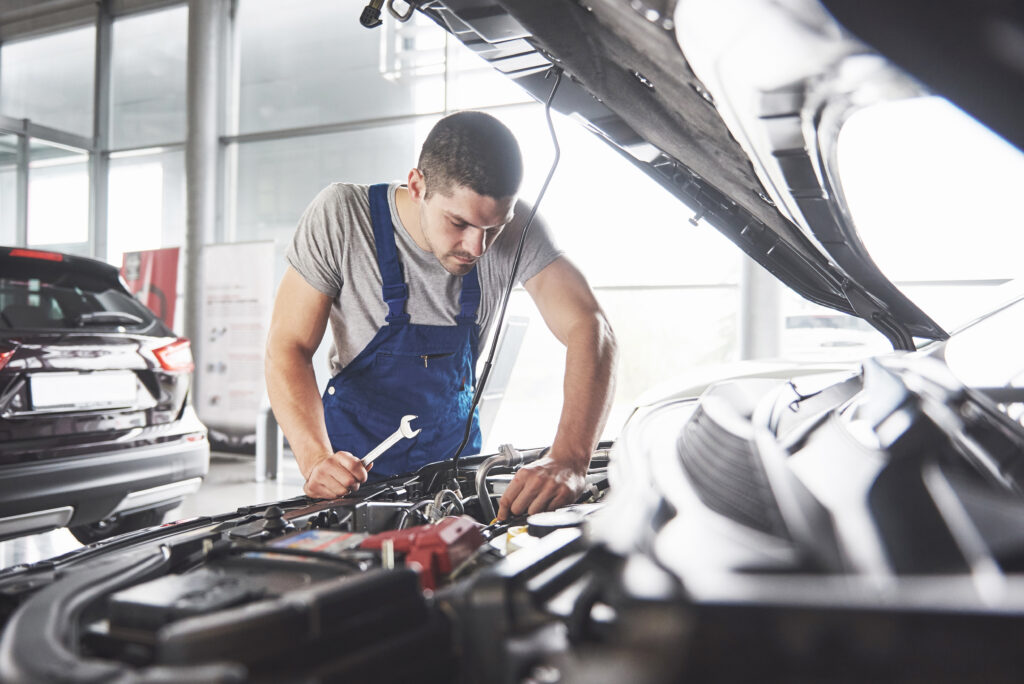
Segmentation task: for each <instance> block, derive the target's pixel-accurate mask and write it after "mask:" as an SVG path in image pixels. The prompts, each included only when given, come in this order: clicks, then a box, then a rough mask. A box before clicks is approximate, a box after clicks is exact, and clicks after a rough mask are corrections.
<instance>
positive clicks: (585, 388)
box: [551, 313, 618, 469]
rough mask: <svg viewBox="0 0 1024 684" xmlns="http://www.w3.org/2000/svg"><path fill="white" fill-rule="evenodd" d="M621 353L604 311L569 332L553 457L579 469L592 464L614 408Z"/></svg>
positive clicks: (552, 451) (552, 448) (552, 449)
mask: <svg viewBox="0 0 1024 684" xmlns="http://www.w3.org/2000/svg"><path fill="white" fill-rule="evenodd" d="M617 353H618V352H617V348H616V344H615V336H614V334H613V333H612V329H611V326H609V325H608V322H607V320H606V319H605V317H604V315H603V314H601V313H597V314H595V316H594V317H593V318H592V319H590V320H588V321H586V322H585V323H581V324H579V325H577V326H576V327H574V328H573V330H571V331H570V332H569V335H568V337H567V339H566V354H565V379H564V382H563V388H562V390H563V398H562V414H561V417H560V419H559V421H558V432H557V433H556V435H555V440H554V443H553V444H552V447H551V455H552V457H553V458H556V459H560V460H564V461H566V462H570V463H571V464H572V465H573V466H575V467H576V468H577V469H582V468H585V467H586V466H587V465H589V463H590V456H591V454H592V453H593V451H594V448H595V447H596V446H597V443H598V440H599V439H600V436H601V431H602V430H603V429H604V424H605V421H606V420H607V419H608V411H609V409H610V408H611V403H612V395H613V391H614V385H615V382H614V374H615V363H616V358H617Z"/></svg>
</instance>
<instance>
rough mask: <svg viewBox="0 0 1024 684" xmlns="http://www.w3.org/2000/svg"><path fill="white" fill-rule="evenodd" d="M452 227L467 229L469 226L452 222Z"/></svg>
mask: <svg viewBox="0 0 1024 684" xmlns="http://www.w3.org/2000/svg"><path fill="white" fill-rule="evenodd" d="M452 225H453V226H455V227H456V228H465V227H466V226H467V225H469V224H467V223H461V222H459V221H452Z"/></svg>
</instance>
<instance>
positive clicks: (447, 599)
mask: <svg viewBox="0 0 1024 684" xmlns="http://www.w3.org/2000/svg"><path fill="white" fill-rule="evenodd" d="M374 4H377V5H379V4H380V3H371V5H370V6H368V7H367V10H366V12H365V13H364V16H363V18H364V21H365V23H367V24H374V23H375V18H374V16H373V14H374V11H375V8H374V6H373V5H374ZM388 4H389V7H390V6H391V5H392V4H393V3H388ZM412 5H413V6H414V7H415V8H416V9H417V10H418V11H420V12H422V13H423V14H425V15H427V16H429V17H430V18H431V19H433V20H434V21H436V22H437V24H438V25H439V26H440V27H441V28H443V29H444V30H446V31H448V32H449V33H451V34H452V35H453V36H455V37H456V38H458V39H459V40H460V41H462V42H463V43H465V44H466V45H468V46H469V47H471V48H472V49H474V50H476V51H477V52H478V53H479V54H480V55H481V56H482V57H483V58H484V59H487V60H488V61H490V62H491V63H492V64H493V65H494V66H495V67H496V68H497V69H499V70H500V71H502V72H503V73H505V74H507V75H508V76H509V77H510V78H512V79H514V80H515V81H516V82H517V83H519V84H520V85H522V86H523V87H524V88H525V89H527V90H528V91H530V92H531V93H533V94H534V95H535V96H536V97H537V99H539V100H541V101H544V102H548V103H550V104H551V106H552V107H555V108H559V109H561V110H562V111H565V112H569V113H572V114H574V115H576V116H577V118H580V119H582V120H584V121H585V122H586V125H587V126H589V127H590V128H592V129H593V130H594V131H595V132H597V133H598V134H600V136H601V137H602V138H603V139H604V140H605V141H607V142H608V143H610V144H612V145H613V146H614V147H616V149H618V150H620V151H621V152H622V153H623V154H624V155H626V156H627V158H629V159H630V160H631V161H632V162H633V163H635V164H636V165H637V166H638V167H640V168H641V169H643V170H644V171H645V172H646V173H648V174H649V175H650V176H651V177H652V178H653V179H654V181H655V182H657V183H659V184H660V185H661V186H663V187H665V188H666V189H667V190H669V191H670V192H672V193H674V194H675V195H677V196H678V197H679V198H680V199H681V200H683V201H685V202H686V203H687V205H688V206H690V207H691V208H693V209H694V210H695V212H696V215H695V217H694V220H695V222H698V223H699V222H700V221H701V220H706V221H707V222H708V223H710V224H711V225H712V226H713V227H715V228H716V229H718V230H720V231H721V232H723V233H724V234H725V235H726V236H727V237H729V238H730V239H731V240H732V241H734V242H735V243H736V244H737V245H738V246H739V247H740V248H741V249H743V250H744V251H746V252H747V253H748V254H749V255H750V256H751V257H752V258H753V259H755V260H756V261H758V262H759V263H760V264H762V265H763V266H764V267H765V268H766V269H768V270H769V271H770V272H771V273H772V274H774V275H776V276H777V277H778V278H779V279H780V280H781V281H782V282H784V283H785V284H787V285H788V286H790V287H791V288H792V289H794V290H796V291H797V292H799V293H800V294H802V295H803V296H804V297H805V298H807V299H809V300H811V301H813V302H815V303H817V304H821V305H824V306H828V307H831V308H832V309H835V310H837V311H840V312H843V313H844V314H848V315H852V316H856V317H858V318H860V319H862V320H863V321H864V322H865V323H866V324H867V325H870V326H871V327H872V328H873V329H874V330H876V331H878V332H879V333H880V334H881V335H884V337H885V338H886V339H888V340H889V341H890V343H891V345H892V347H893V351H892V352H891V353H889V354H885V355H882V356H879V357H875V358H870V359H868V360H865V361H862V362H856V363H851V362H844V363H834V364H824V363H821V364H816V365H814V366H800V367H797V366H793V367H790V368H785V369H784V368H782V367H781V366H778V365H768V364H762V365H761V366H760V367H759V368H758V369H755V370H756V372H752V373H748V374H734V375H733V376H732V377H730V378H728V379H723V380H720V381H717V382H711V383H708V382H706V381H705V382H702V383H701V384H700V386H699V387H698V386H697V385H694V384H691V385H689V386H687V385H681V386H680V387H679V388H677V389H671V388H668V389H667V390H665V391H663V392H661V393H659V394H650V395H648V396H646V398H645V400H644V401H643V402H642V403H641V405H638V406H637V407H636V409H635V411H634V412H633V414H632V415H631V417H630V418H629V419H628V421H627V422H626V424H625V425H624V427H623V428H622V431H621V433H620V435H619V437H618V438H617V439H616V440H615V442H614V443H613V444H602V445H601V446H600V448H599V449H598V450H597V451H596V452H595V453H594V454H593V459H592V462H591V468H590V473H589V477H588V483H589V486H588V488H587V490H586V492H585V493H584V495H583V498H582V499H581V500H580V501H578V502H576V503H575V504H573V505H571V506H567V507H564V508H562V509H559V510H557V511H551V512H548V513H543V514H539V515H534V516H529V517H528V518H526V519H515V520H509V521H505V522H496V521H494V520H493V518H494V507H495V501H496V498H497V493H498V492H499V491H500V490H501V488H502V487H503V486H504V485H505V484H507V482H508V480H509V477H510V475H511V473H512V472H513V471H515V469H517V468H519V467H520V466H521V465H522V464H524V463H526V462H529V461H530V460H531V459H534V458H537V457H538V456H540V455H541V454H542V453H543V449H540V448H537V449H529V450H523V451H520V450H517V449H516V448H514V447H512V446H505V447H502V449H501V450H500V452H499V453H497V454H494V455H469V456H465V457H463V458H461V459H458V461H457V462H456V463H451V462H439V463H437V464H431V465H429V466H427V467H425V468H423V469H421V470H420V471H418V472H416V473H408V474H405V475H400V476H396V477H394V478H391V479H390V480H386V481H383V482H379V483H374V484H372V485H368V486H364V487H362V488H360V490H359V491H358V492H357V493H356V494H355V495H352V496H349V497H344V498H341V499H336V500H329V501H315V500H310V499H307V498H305V497H299V498H296V499H291V500H286V501H279V502H276V503H273V504H258V505H252V506H246V507H243V508H241V509H239V510H237V511H233V512H226V513H222V514H217V515H211V516H209V517H203V518H196V519H192V520H188V521H183V522H180V523H177V524H175V525H170V526H165V527H162V528H160V529H155V530H148V531H144V532H136V533H134V534H130V535H124V536H120V537H117V538H115V539H111V540H107V541H105V542H102V543H100V544H97V545H95V546H93V547H91V548H87V549H83V550H80V551H76V552H72V553H70V554H67V555H65V556H62V557H59V558H55V559H51V560H50V561H46V562H42V563H37V564H35V565H32V566H29V567H22V568H14V569H10V570H7V571H3V572H0V622H2V624H3V631H2V632H0V679H5V680H7V681H12V682H28V681H41V682H48V681H60V682H92V681H117V682H152V681H192V682H241V681H251V682H279V681H304V682H333V681H374V682H399V681H403V682H404V681H409V680H413V679H415V680H416V681H430V682H508V683H513V682H517V683H525V682H530V683H533V682H603V683H608V684H611V683H619V682H637V683H640V684H648V683H654V682H691V681H692V682H721V681H742V682H747V681H757V682H833V681H841V682H864V681H871V682H877V681H890V682H892V681H895V682H937V681H946V682H976V681H986V682H992V681H1007V682H1010V681H1018V680H1019V679H1020V673H1021V672H1022V671H1024V652H1022V650H1021V648H1020V645H1021V643H1024V591H1022V588H1024V426H1022V423H1021V417H1022V414H1024V384H1022V383H1024V352H1021V351H1020V349H1021V345H1020V331H1021V330H1024V290H1022V288H1021V285H1020V284H1019V283H1009V284H1007V286H1006V287H1007V290H1006V291H1003V290H999V291H997V292H993V295H994V296H995V297H996V300H995V301H994V302H993V303H992V305H991V306H986V307H984V313H981V312H980V311H979V315H977V316H974V317H972V320H971V321H970V322H969V323H967V324H965V325H962V326H958V327H955V328H948V327H946V326H943V325H940V324H939V323H938V322H937V321H936V320H934V319H933V318H931V317H930V316H928V315H927V314H925V313H924V312H923V310H922V309H921V308H920V307H918V306H917V304H915V303H914V302H913V301H911V299H910V298H909V297H907V296H906V295H905V293H903V292H902V291H901V290H900V289H899V288H897V287H896V286H894V285H893V284H892V283H891V282H890V281H889V279H888V278H886V276H885V275H884V274H883V273H882V271H881V269H880V268H878V266H877V265H876V264H875V263H874V262H873V261H872V259H871V258H870V256H869V254H868V251H867V250H866V248H865V247H864V245H863V244H862V242H861V240H860V239H859V237H858V233H857V231H856V229H855V228H856V225H855V222H854V221H853V219H852V215H851V212H850V211H849V207H848V205H847V203H846V202H847V196H846V195H845V193H844V187H843V185H842V180H841V174H837V172H836V167H835V161H836V159H835V154H834V153H835V148H834V145H835V142H836V138H837V136H838V133H839V130H840V128H841V125H840V124H841V123H842V122H843V121H845V120H847V119H849V118H850V117H851V116H853V114H854V113H855V112H856V111H857V110H858V109H859V108H861V107H864V106H866V105H867V104H871V103H874V102H879V101H883V100H887V99H893V98H896V99H910V98H915V97H919V96H930V95H931V94H933V93H936V92H937V93H940V94H942V95H943V96H944V97H946V98H948V99H949V100H950V101H952V102H955V103H956V104H957V105H959V106H960V107H962V108H963V109H964V110H966V111H967V112H970V113H971V114H973V115H974V116H975V117H976V118H977V119H978V120H980V121H983V122H985V123H986V124H987V125H989V126H990V127H991V128H992V130H994V131H995V132H997V133H998V134H999V135H1001V136H1002V137H1003V138H1004V139H1005V140H1006V141H1007V142H1009V143H1010V144H1011V145H1013V146H1014V147H1015V148H1016V149H1017V150H1021V149H1024V75H1022V74H1024V70H1022V69H1021V64H1022V63H1024V62H1022V61H1021V54H1022V52H1021V49H1020V48H1021V46H1022V45H1024V39H1022V38H1021V37H1022V36H1024V16H1022V14H1021V12H1020V10H1019V6H1018V5H1017V4H1015V3H1006V2H1000V1H999V0H991V1H988V0H986V1H982V2H970V3H968V2H952V1H944V0H943V1H931V2H921V1H910V0H908V1H906V2H892V1H891V0H856V1H853V0H850V1H848V2H843V1H839V0H823V1H822V2H817V1H815V0H787V1H785V2H782V1H780V0H742V2H733V1H731V0H676V1H673V0H660V1H659V0H634V1H632V2H624V1H621V0H586V1H584V2H580V1H578V0H518V1H517V2H503V1H502V2H497V1H494V0H429V1H422V2H420V1H416V2H413V3H412ZM379 9H380V8H379V6H378V7H377V8H376V10H379ZM391 9H392V10H394V8H393V7H391ZM395 13H396V14H397V12H395ZM739 24H743V25H744V27H745V30H744V32H739V33H737V32H734V30H733V29H734V28H735V27H737V26H738V25H739ZM755 75H756V77H754V78H751V76H755ZM950 187H951V188H952V187H953V185H952V184H951V186H950ZM976 199H979V201H980V198H976ZM985 199H986V200H991V201H998V200H999V198H985ZM606 201H611V200H606ZM542 208H543V207H542ZM1007 214H1008V215H1007V216H1006V217H1005V218H1006V225H1007V226H1017V227H1019V226H1020V218H1019V217H1017V216H1013V215H1012V212H1009V211H1008V212H1007ZM969 228H970V227H969V226H967V227H965V230H964V234H967V233H968V232H969ZM594 239H595V240H598V239H599V237H598V236H596V235H595V237H594ZM609 244H617V243H616V242H615V241H613V240H609ZM910 256H912V255H910ZM979 304H980V302H979ZM673 315H680V316H682V315H685V312H679V313H678V314H676V312H673ZM660 323H661V321H652V322H651V325H652V327H655V326H658V325H659V324H660ZM830 327H836V326H830ZM666 387H667V386H666ZM478 392H479V389H478ZM445 456H447V455H446V454H439V458H441V457H445Z"/></svg>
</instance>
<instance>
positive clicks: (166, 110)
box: [110, 6, 188, 149]
mask: <svg viewBox="0 0 1024 684" xmlns="http://www.w3.org/2000/svg"><path fill="white" fill-rule="evenodd" d="M112 32H113V48H112V53H111V76H110V82H111V88H110V89H111V116H110V122H111V130H110V146H111V147H112V148H113V149H123V148H131V147H142V146H145V145H157V144H165V143H170V142H183V141H184V140H185V73H186V72H185V66H186V57H187V55H188V8H187V7H184V6H182V7H174V8H171V9H168V10H162V11H159V12H149V13H146V14H141V15H132V16H128V17H124V18H122V19H117V20H115V21H114V26H113V31H112Z"/></svg>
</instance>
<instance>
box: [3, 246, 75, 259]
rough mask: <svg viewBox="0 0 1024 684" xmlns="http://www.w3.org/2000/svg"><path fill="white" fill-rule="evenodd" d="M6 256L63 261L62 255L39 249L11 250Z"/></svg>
mask: <svg viewBox="0 0 1024 684" xmlns="http://www.w3.org/2000/svg"><path fill="white" fill-rule="evenodd" d="M7 254H8V256H12V257H22V258H25V259H42V260H43V261H64V255H63V254H58V253H57V252H44V251H43V250H41V249H12V250H11V251H10V252H8V253H7Z"/></svg>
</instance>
